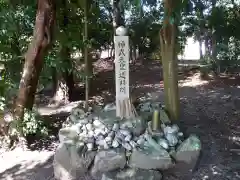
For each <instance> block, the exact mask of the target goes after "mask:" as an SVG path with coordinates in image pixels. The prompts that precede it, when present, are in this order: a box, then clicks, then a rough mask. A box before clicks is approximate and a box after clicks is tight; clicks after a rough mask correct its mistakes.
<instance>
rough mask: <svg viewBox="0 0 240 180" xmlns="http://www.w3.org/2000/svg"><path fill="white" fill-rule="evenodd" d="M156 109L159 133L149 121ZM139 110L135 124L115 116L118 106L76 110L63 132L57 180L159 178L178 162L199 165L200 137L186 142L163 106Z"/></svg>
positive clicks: (143, 106)
mask: <svg viewBox="0 0 240 180" xmlns="http://www.w3.org/2000/svg"><path fill="white" fill-rule="evenodd" d="M156 108H157V109H159V111H160V117H161V118H160V119H161V121H162V123H161V130H160V131H159V132H157V133H156V132H154V131H152V129H151V121H149V119H151V114H152V112H153V110H154V109H156ZM137 109H138V112H139V114H140V115H141V116H140V117H138V118H136V119H130V120H121V119H119V118H117V117H115V114H116V107H115V105H114V104H109V105H107V106H105V107H104V108H103V109H102V110H100V111H92V112H91V111H89V112H84V111H83V110H82V109H78V108H76V109H74V110H73V111H72V113H71V115H70V116H69V118H68V121H67V122H68V123H67V124H66V125H65V126H64V127H63V128H62V129H61V130H60V131H59V139H60V145H59V147H58V149H57V150H56V153H55V158H54V173H55V178H56V179H59V180H63V179H79V178H80V177H82V176H83V174H90V176H91V177H92V178H93V179H101V180H111V179H115V178H114V177H118V179H134V178H135V179H137V177H141V178H143V177H145V178H144V179H149V178H150V177H152V178H151V179H158V180H159V179H161V174H160V172H159V170H165V169H169V168H173V167H174V166H175V163H174V162H185V163H187V164H189V163H192V162H193V161H194V162H196V160H197V158H198V156H199V152H200V149H201V143H200V140H199V139H198V138H197V137H196V136H195V135H191V136H190V137H189V138H187V139H185V138H184V136H183V133H182V132H180V130H179V127H178V126H177V125H176V124H173V125H172V124H171V123H170V121H169V119H168V117H167V115H166V113H165V112H164V110H163V108H162V106H161V104H160V103H152V102H145V103H143V104H140V105H139V106H138V107H137ZM144 115H145V116H144ZM189 152H191V153H189ZM137 169H142V170H144V173H143V171H139V170H137ZM130 172H131V173H130ZM143 174H145V175H147V176H144V175H143Z"/></svg>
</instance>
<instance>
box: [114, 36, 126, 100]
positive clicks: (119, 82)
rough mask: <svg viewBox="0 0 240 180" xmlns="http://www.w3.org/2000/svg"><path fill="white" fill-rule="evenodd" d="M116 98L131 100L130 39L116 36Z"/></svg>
mask: <svg viewBox="0 0 240 180" xmlns="http://www.w3.org/2000/svg"><path fill="white" fill-rule="evenodd" d="M114 39H115V73H116V74H115V81H116V98H117V99H125V98H129V39H128V36H115V37H114Z"/></svg>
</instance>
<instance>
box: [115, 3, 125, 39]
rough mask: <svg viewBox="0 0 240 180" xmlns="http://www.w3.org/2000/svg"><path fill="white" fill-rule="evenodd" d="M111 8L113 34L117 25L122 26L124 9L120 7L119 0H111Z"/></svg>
mask: <svg viewBox="0 0 240 180" xmlns="http://www.w3.org/2000/svg"><path fill="white" fill-rule="evenodd" d="M112 2H113V4H112V9H113V18H112V19H113V30H114V31H113V32H114V34H115V33H116V29H117V28H118V27H119V26H123V25H124V17H123V14H124V11H123V8H122V7H121V0H113V1H112Z"/></svg>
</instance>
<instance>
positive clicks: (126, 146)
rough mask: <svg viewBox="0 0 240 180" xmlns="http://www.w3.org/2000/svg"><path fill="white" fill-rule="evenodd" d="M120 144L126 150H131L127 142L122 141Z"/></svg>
mask: <svg viewBox="0 0 240 180" xmlns="http://www.w3.org/2000/svg"><path fill="white" fill-rule="evenodd" d="M122 146H123V147H124V148H125V149H126V150H128V151H131V150H132V146H131V145H130V144H128V143H122Z"/></svg>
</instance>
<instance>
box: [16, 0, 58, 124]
mask: <svg viewBox="0 0 240 180" xmlns="http://www.w3.org/2000/svg"><path fill="white" fill-rule="evenodd" d="M37 3H38V9H37V14H36V20H35V27H34V32H33V40H32V42H31V44H30V45H29V47H28V51H27V52H26V54H25V64H24V69H23V74H22V78H21V81H20V87H19V91H18V96H17V99H16V103H15V110H14V116H15V118H16V119H21V118H22V117H23V114H24V108H25V107H27V108H30V109H31V107H32V104H33V102H34V95H35V92H36V89H37V84H38V80H39V75H40V72H41V70H42V66H43V58H44V55H45V54H46V52H47V50H48V49H49V47H50V45H51V42H52V39H53V29H54V24H55V17H56V4H55V0H38V1H37Z"/></svg>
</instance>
